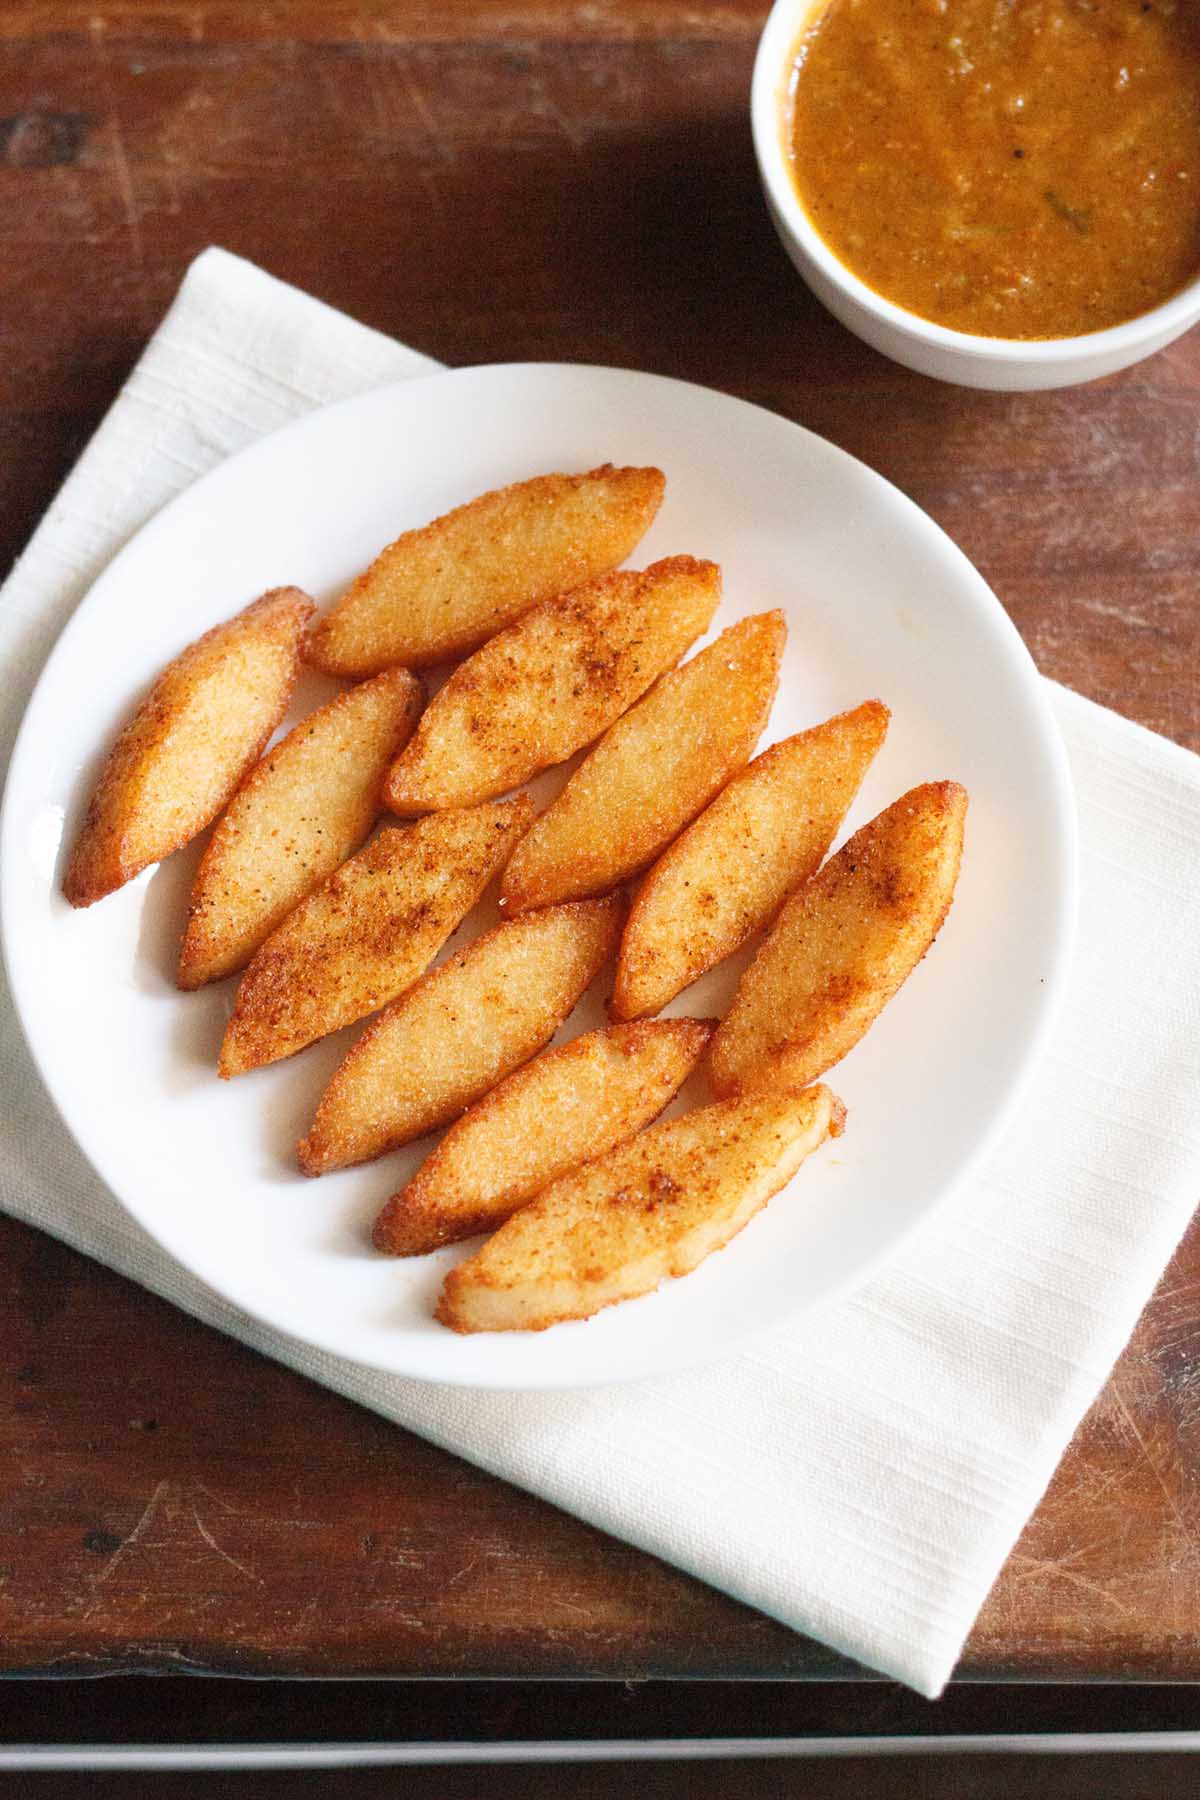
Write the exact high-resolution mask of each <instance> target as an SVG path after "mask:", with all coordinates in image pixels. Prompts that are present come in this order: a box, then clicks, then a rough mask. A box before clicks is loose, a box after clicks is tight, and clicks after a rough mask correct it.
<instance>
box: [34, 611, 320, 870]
mask: <svg viewBox="0 0 1200 1800" xmlns="http://www.w3.org/2000/svg"><path fill="white" fill-rule="evenodd" d="M314 611H315V607H314V604H313V602H312V601H311V600H310V599H309V597H308V595H307V594H303V593H301V591H300V589H299V588H292V587H286V588H272V589H271V590H270V592H269V593H266V594H263V595H262V596H261V597H260V598H259V599H257V600H255V601H254V602H253V603H252V604H251V605H250V606H247V607H246V608H245V609H244V610H243V611H242V612H240V613H237V614H236V615H235V616H234V617H233V618H232V619H227V620H225V621H224V623H222V624H220V625H215V626H214V627H213V628H212V630H211V631H206V632H205V634H204V636H203V637H201V638H197V640H196V641H195V643H193V644H189V645H188V647H187V649H186V650H183V651H181V652H180V654H179V655H178V656H177V657H175V659H174V661H172V662H170V663H168V664H167V666H166V668H165V669H164V670H163V671H162V673H161V675H159V677H158V679H157V680H156V681H155V683H154V686H153V687H152V688H151V689H150V692H149V693H148V694H147V696H146V698H145V699H144V700H143V701H142V703H141V705H140V706H139V707H138V709H137V711H136V712H135V713H134V714H133V717H132V718H131V719H130V720H129V722H128V724H127V725H126V726H125V727H124V729H123V730H122V732H121V734H120V736H119V737H118V738H117V741H116V743H115V744H114V745H113V747H112V749H111V750H110V751H109V754H108V760H107V762H106V763H105V765H104V769H103V771H102V772H101V775H100V779H99V781H98V783H97V784H96V788H95V791H94V793H93V794H92V798H91V801H90V803H89V805H88V809H87V814H86V816H85V818H84V821H83V826H82V828H81V830H80V833H79V836H78V838H77V840H76V843H75V849H74V852H73V854H72V856H71V860H70V863H69V864H68V866H67V871H66V874H65V876H64V877H63V893H64V894H65V895H66V897H67V899H68V900H69V901H70V903H71V905H72V906H91V905H92V904H93V902H95V901H96V900H102V899H103V898H104V896H105V895H106V894H111V893H113V892H114V891H115V889H117V888H119V887H123V886H124V884H125V883H126V882H127V881H131V880H132V879H133V877H134V876H135V875H140V873H141V872H142V870H143V869H145V868H148V867H149V866H150V864H151V863H155V862H161V860H162V859H163V857H164V856H169V855H170V854H171V853H172V851H174V850H179V849H181V848H182V847H183V845H184V844H186V843H189V842H190V841H191V839H192V838H194V837H195V836H196V834H197V833H198V832H200V831H203V830H204V827H205V826H206V825H210V824H211V823H212V821H213V819H215V818H216V816H217V814H218V813H219V812H220V811H221V808H222V807H223V806H224V805H225V803H226V801H227V800H228V799H229V796H230V795H231V794H232V793H233V791H234V789H235V788H236V787H237V785H238V783H239V782H240V781H241V780H242V777H243V776H244V775H245V774H246V772H247V771H248V770H249V769H251V768H253V766H254V764H255V763H256V762H257V761H258V758H259V757H260V756H261V754H262V751H263V747H264V745H265V744H266V743H267V740H268V739H269V737H270V736H271V733H272V732H273V731H274V729H275V727H276V726H277V725H278V723H279V721H280V719H281V718H282V717H283V715H284V713H285V712H286V711H287V704H288V700H289V698H290V696H291V692H292V687H293V684H294V682H295V679H296V673H297V669H298V650H299V644H300V637H301V633H302V632H303V630H304V627H305V625H306V624H307V622H308V620H309V619H310V617H311V616H312V614H313V612H314ZM252 663H253V664H254V665H255V666H254V667H253V670H252V672H251V669H250V665H251V664H252ZM220 681H223V682H224V683H225V684H226V685H227V693H224V694H222V695H220V698H221V700H222V703H223V717H222V718H221V719H220V720H219V721H218V720H214V721H211V722H209V721H206V719H205V718H204V716H203V715H202V712H201V707H202V703H203V702H204V700H205V699H206V698H207V699H208V700H209V701H211V700H212V699H213V698H214V696H213V694H212V692H211V687H210V684H211V683H213V682H220ZM206 710H207V709H206ZM218 726H219V727H220V728H218ZM188 728H190V729H188ZM185 735H186V739H187V753H186V756H185V757H184V758H182V759H181V760H180V743H181V739H182V738H184V737H185ZM173 760H180V767H179V768H178V769H172V767H171V763H172V761H173ZM155 782H165V783H166V792H165V793H158V794H156V793H155V792H154V791H153V784H154V783H155Z"/></svg>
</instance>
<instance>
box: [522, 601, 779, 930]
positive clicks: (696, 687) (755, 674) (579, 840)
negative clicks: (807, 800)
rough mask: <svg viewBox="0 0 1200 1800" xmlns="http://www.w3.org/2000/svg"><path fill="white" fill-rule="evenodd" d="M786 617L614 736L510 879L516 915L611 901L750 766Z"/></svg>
mask: <svg viewBox="0 0 1200 1800" xmlns="http://www.w3.org/2000/svg"><path fill="white" fill-rule="evenodd" d="M786 637H787V625H786V623H785V621H784V616H783V614H782V613H781V612H766V613H756V614H754V615H753V616H752V617H750V618H747V619H742V620H740V621H739V622H738V624H736V625H731V626H730V627H729V629H728V630H727V631H723V632H722V633H721V635H720V637H719V638H717V639H716V640H715V642H714V643H711V644H710V645H709V646H708V648H707V649H706V650H701V651H700V652H699V654H698V655H697V656H694V657H692V659H691V661H690V662H686V663H684V665H683V667H682V668H681V669H673V670H672V671H671V672H670V673H669V674H667V675H663V676H662V677H661V678H660V680H658V681H657V682H656V683H655V685H654V686H653V687H652V688H651V689H650V692H649V693H648V694H647V695H646V696H645V698H644V699H642V700H639V701H638V703H637V705H636V706H635V707H633V708H632V709H631V711H629V712H627V713H626V714H625V715H624V717H623V718H620V719H618V720H617V722H616V724H615V725H612V726H610V727H609V729H608V731H606V732H605V734H604V736H603V737H602V738H601V739H600V742H599V743H598V744H597V745H596V747H595V748H594V749H593V750H592V751H590V752H589V754H588V755H587V756H586V757H585V759H584V761H583V762H582V763H580V765H579V767H578V769H576V771H575V773H574V774H573V775H572V777H571V779H570V780H569V781H568V782H567V785H566V787H564V789H563V790H562V793H561V794H560V795H559V796H558V798H557V799H556V800H555V801H553V802H552V804H551V805H550V806H549V807H548V808H547V809H546V811H545V812H544V813H543V814H542V816H541V817H540V818H539V819H538V820H537V822H536V824H535V825H534V826H533V828H532V829H531V830H530V832H529V833H528V835H527V836H526V837H525V838H524V840H523V841H522V843H521V845H520V846H519V848H518V849H517V851H516V854H515V855H514V856H513V859H512V861H511V862H510V863H509V865H508V868H507V869H506V870H505V872H504V880H503V882H502V884H501V890H500V892H501V903H502V904H503V905H505V906H506V907H508V908H509V910H510V911H512V912H514V913H516V912H523V911H524V910H525V908H526V907H531V906H550V905H553V904H554V903H556V902H557V901H560V900H569V899H575V898H577V897H579V896H581V895H585V894H596V893H603V892H605V891H606V890H607V889H608V888H610V887H612V886H613V885H614V884H615V883H616V882H618V881H623V880H624V879H625V877H626V876H627V875H632V874H633V873H634V872H635V871H636V870H638V869H641V868H643V867H644V866H645V864H646V863H648V862H650V861H652V860H653V858H654V857H655V856H657V855H658V853H659V852H660V851H661V850H663V849H664V848H665V847H666V845H667V844H669V843H670V842H671V840H672V838H674V837H675V836H677V835H678V833H679V832H680V831H682V830H683V827H684V826H685V825H688V824H690V822H691V821H692V820H693V819H694V818H695V817H696V814H697V813H698V812H700V811H701V810H702V809H703V807H705V806H706V805H707V804H708V802H709V801H710V800H711V799H712V797H713V795H714V794H716V793H718V792H719V791H720V789H721V788H723V787H724V785H725V783H726V782H727V781H728V780H729V778H730V776H731V775H734V774H736V772H737V771H738V769H740V768H741V767H742V766H743V764H744V763H745V762H746V759H747V758H748V757H749V755H750V752H751V751H752V750H753V748H754V745H755V743H756V742H757V740H758V738H759V736H760V734H761V732H762V730H763V727H764V726H765V725H766V722H767V716H768V714H769V713H770V710H771V702H772V701H773V700H774V698H775V689H776V687H777V686H778V683H779V665H780V661H781V659H782V656H783V646H784V642H785V639H786Z"/></svg>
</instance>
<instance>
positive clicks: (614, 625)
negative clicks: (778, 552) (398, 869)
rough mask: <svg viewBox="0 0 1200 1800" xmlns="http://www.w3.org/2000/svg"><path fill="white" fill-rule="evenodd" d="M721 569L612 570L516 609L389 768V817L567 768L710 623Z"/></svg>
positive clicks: (695, 565) (686, 562)
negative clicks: (517, 613)
mask: <svg viewBox="0 0 1200 1800" xmlns="http://www.w3.org/2000/svg"><path fill="white" fill-rule="evenodd" d="M720 598H721V571H720V570H719V569H718V568H717V566H716V564H715V563H711V562H698V561H697V560H696V558H695V557H693V556H669V557H667V558H665V559H664V560H663V561H662V562H657V563H652V564H651V566H650V567H649V568H648V569H644V570H641V571H635V570H632V569H619V570H616V571H614V572H613V573H612V574H609V575H601V576H599V577H598V578H597V579H596V580H595V581H589V582H585V583H584V585H583V586H582V587H579V588H575V589H574V590H573V591H572V592H571V593H569V594H563V595H560V596H559V597H558V598H557V599H554V600H546V601H543V603H542V604H541V605H540V606H535V607H532V608H531V609H530V611H529V612H527V613H523V614H522V616H521V617H520V618H519V619H518V620H517V622H516V624H515V625H510V626H509V627H508V629H507V630H506V631H501V632H498V633H497V635H496V636H495V637H493V638H489V639H488V641H487V643H486V644H484V645H483V646H482V648H481V649H479V650H477V651H476V652H475V654H474V656H471V657H469V658H468V659H467V661H466V662H464V663H461V664H460V665H459V667H458V668H457V669H456V670H455V671H454V673H453V675H451V677H450V679H449V681H448V682H447V683H446V685H445V687H443V688H442V690H441V692H440V693H439V694H438V695H437V696H436V698H435V699H434V701H433V702H432V704H431V705H430V707H429V710H428V711H427V712H426V714H425V716H424V718H423V719H422V720H421V723H420V725H419V726H418V727H417V730H416V732H415V734H414V736H413V738H412V739H411V741H410V742H409V743H408V744H407V745H406V746H405V748H404V750H403V752H402V753H401V755H400V757H399V760H398V761H397V762H396V763H395V764H394V765H393V767H392V770H391V772H390V774H389V775H388V779H387V786H386V789H385V798H386V800H387V804H388V805H389V806H390V807H391V809H392V811H393V812H396V813H401V814H411V813H422V812H429V811H430V810H432V809H433V808H436V807H441V806H470V805H471V804H473V803H474V802H475V801H477V800H487V799H490V798H491V796H492V795H493V794H505V793H508V792H509V790H510V789H512V788H515V787H519V786H520V784H521V782H523V781H527V780H528V779H529V777H530V776H531V775H536V774H537V772H538V770H539V769H546V768H549V767H550V766H551V764H553V763H560V762H565V761H566V759H567V757H569V756H573V755H574V754H575V752H576V750H580V749H582V748H583V746H584V745H585V744H590V743H591V742H592V741H593V740H594V739H595V738H598V737H599V736H600V733H601V732H602V731H605V730H607V728H608V727H609V726H610V725H611V724H612V723H613V721H614V720H615V719H619V718H620V716H621V714H622V713H623V712H625V711H626V710H627V708H629V707H630V706H632V705H633V703H634V701H635V700H638V699H640V698H641V696H642V695H643V694H644V693H645V692H646V689H647V688H648V687H649V686H650V685H651V683H652V682H653V681H655V680H656V679H657V678H658V676H660V675H661V674H662V672H663V670H664V669H669V668H671V667H672V666H673V665H674V664H675V663H677V662H678V661H679V658H680V657H681V656H682V655H683V653H684V651H685V650H686V649H687V648H688V646H689V645H690V644H692V643H694V642H695V640H696V638H698V637H699V636H700V635H701V634H702V633H703V632H705V631H707V629H708V627H709V625H710V624H711V623H712V617H713V614H714V613H715V612H716V610H717V605H718V602H719V601H720Z"/></svg>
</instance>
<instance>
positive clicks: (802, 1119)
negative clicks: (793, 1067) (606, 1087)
mask: <svg viewBox="0 0 1200 1800" xmlns="http://www.w3.org/2000/svg"><path fill="white" fill-rule="evenodd" d="M844 1120H845V1110H844V1108H843V1107H842V1105H841V1102H840V1101H839V1100H837V1099H836V1098H835V1096H834V1095H833V1094H831V1093H830V1091H829V1089H828V1088H826V1087H816V1088H809V1089H807V1090H806V1091H805V1092H802V1093H789V1092H779V1091H771V1092H767V1093H757V1094H751V1095H749V1096H747V1097H746V1098H744V1099H736V1100H725V1101H718V1102H717V1103H716V1104H715V1105H713V1106H707V1107H703V1108H701V1109H700V1110H699V1111H697V1112H692V1113H687V1114H685V1115H684V1117H683V1118H680V1119H672V1120H669V1121H668V1122H666V1123H663V1124H659V1125H654V1126H651V1127H650V1129H649V1130H648V1131H643V1132H641V1133H639V1134H638V1135H637V1136H636V1137H634V1138H633V1139H632V1140H631V1141H630V1142H628V1143H625V1144H622V1145H620V1146H619V1147H618V1148H616V1149H615V1150H611V1151H609V1152H608V1153H607V1155H605V1156H602V1157H599V1158H598V1159H597V1160H596V1161H595V1162H591V1163H588V1164H586V1165H584V1166H583V1167H582V1168H579V1169H576V1170H574V1171H573V1173H571V1174H569V1175H565V1176H563V1177H562V1178H561V1179H560V1180H558V1181H556V1182H554V1183H553V1184H552V1185H551V1186H549V1187H547V1188H544V1189H543V1190H542V1192H541V1193H540V1194H538V1195H537V1196H536V1198H534V1199H533V1200H531V1201H530V1202H529V1204H528V1205H527V1206H524V1207H522V1208H521V1210H520V1211H519V1212H517V1213H514V1214H513V1216H512V1217H511V1218H510V1219H509V1220H508V1222H507V1223H506V1224H504V1225H502V1226H501V1227H500V1229H499V1230H498V1231H497V1232H496V1233H495V1235H494V1236H492V1237H490V1238H489V1239H488V1240H487V1242H486V1243H485V1244H484V1245H483V1247H482V1249H480V1250H478V1251H477V1252H476V1253H475V1255H474V1256H472V1257H470V1258H469V1259H468V1260H467V1261H465V1262H462V1263H460V1264H459V1265H458V1267H457V1268H455V1269H452V1270H451V1271H450V1273H449V1275H448V1276H447V1277H446V1280H445V1283H444V1285H443V1288H442V1294H441V1298H440V1300H439V1301H438V1305H437V1308H436V1317H437V1318H438V1320H439V1321H440V1322H441V1324H443V1325H446V1326H449V1328H450V1329H451V1330H452V1331H459V1332H477V1331H545V1330H546V1329H547V1328H548V1327H549V1326H551V1325H557V1324H561V1323H563V1322H564V1321H566V1320H568V1319H587V1318H591V1317H592V1316H593V1315H594V1314H595V1313H597V1312H600V1311H602V1310H603V1309H604V1308H605V1307H608V1306H614V1305H617V1304H618V1303H619V1302H621V1301H623V1300H633V1299H636V1298H637V1297H638V1296H639V1295H641V1294H645V1293H649V1292H651V1291H652V1290H653V1289H654V1288H656V1287H658V1286H659V1285H660V1283H661V1282H663V1281H665V1280H671V1279H675V1278H678V1277H679V1276H682V1275H687V1274H689V1273H690V1272H691V1270H693V1269H694V1268H697V1267H698V1266H699V1264H700V1263H701V1262H703V1261H704V1260H705V1259H706V1258H707V1257H708V1256H711V1255H712V1254H713V1253H714V1252H715V1251H717V1250H721V1249H723V1248H724V1247H725V1245H726V1244H728V1243H729V1242H730V1240H731V1239H732V1238H733V1237H735V1236H736V1235H737V1233H738V1232H739V1231H741V1230H742V1228H743V1227H744V1226H745V1225H747V1224H748V1223H749V1221H750V1220H751V1219H752V1218H753V1217H754V1215H755V1214H756V1213H757V1212H759V1211H761V1209H762V1208H763V1207H764V1206H765V1205H766V1204H767V1202H768V1200H770V1199H771V1197H772V1196H773V1195H774V1194H777V1193H778V1192H779V1190H780V1188H782V1187H783V1186H785V1185H786V1183H787V1182H788V1181H790V1180H791V1178H792V1176H793V1175H794V1174H795V1173H796V1171H797V1169H798V1168H799V1167H800V1165H801V1163H802V1162H803V1161H804V1160H805V1158H806V1157H807V1156H808V1155H810V1154H811V1152H812V1151H813V1150H815V1149H816V1148H817V1147H818V1146H819V1145H820V1144H821V1143H822V1142H823V1141H824V1140H825V1138H826V1137H827V1136H837V1135H839V1134H840V1133H841V1130H842V1127H843V1124H844Z"/></svg>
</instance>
